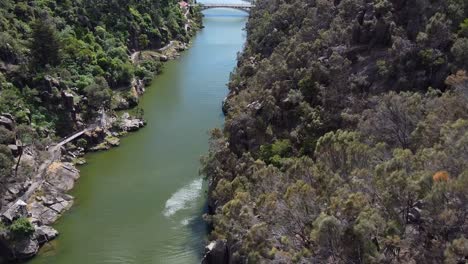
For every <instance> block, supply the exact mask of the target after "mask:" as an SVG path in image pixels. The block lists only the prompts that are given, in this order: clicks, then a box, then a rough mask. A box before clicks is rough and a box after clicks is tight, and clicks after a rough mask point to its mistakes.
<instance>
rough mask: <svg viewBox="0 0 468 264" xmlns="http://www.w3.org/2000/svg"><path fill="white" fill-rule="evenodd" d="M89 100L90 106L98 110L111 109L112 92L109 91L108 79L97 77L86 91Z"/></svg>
mask: <svg viewBox="0 0 468 264" xmlns="http://www.w3.org/2000/svg"><path fill="white" fill-rule="evenodd" d="M84 92H85V93H86V96H87V98H88V105H89V106H90V107H91V108H93V109H95V110H97V109H100V108H103V109H109V108H110V102H111V97H112V91H111V90H110V89H109V85H108V84H107V81H106V79H104V78H103V77H96V79H94V83H93V84H91V85H89V86H87V87H86V88H85V89H84Z"/></svg>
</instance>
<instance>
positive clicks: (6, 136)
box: [0, 126, 15, 145]
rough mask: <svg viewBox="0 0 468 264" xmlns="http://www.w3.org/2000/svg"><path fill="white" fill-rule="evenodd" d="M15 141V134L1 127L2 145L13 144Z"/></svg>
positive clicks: (0, 142)
mask: <svg viewBox="0 0 468 264" xmlns="http://www.w3.org/2000/svg"><path fill="white" fill-rule="evenodd" d="M14 141H15V133H13V132H11V131H10V130H8V129H6V128H4V127H2V126H0V144H5V145H7V144H11V143H13V142H14Z"/></svg>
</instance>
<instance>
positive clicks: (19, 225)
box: [8, 217, 34, 236]
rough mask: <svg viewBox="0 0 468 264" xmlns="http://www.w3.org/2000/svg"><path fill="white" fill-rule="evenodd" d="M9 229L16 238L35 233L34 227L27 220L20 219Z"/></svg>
mask: <svg viewBox="0 0 468 264" xmlns="http://www.w3.org/2000/svg"><path fill="white" fill-rule="evenodd" d="M8 229H9V230H10V231H11V232H12V233H13V234H14V235H16V236H29V235H31V234H32V233H34V226H33V225H32V224H31V222H30V221H29V220H28V219H27V218H24V217H22V218H18V219H17V220H15V221H14V222H13V224H11V225H10V226H9V227H8Z"/></svg>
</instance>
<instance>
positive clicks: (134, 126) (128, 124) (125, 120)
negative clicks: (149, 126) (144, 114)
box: [120, 113, 145, 132]
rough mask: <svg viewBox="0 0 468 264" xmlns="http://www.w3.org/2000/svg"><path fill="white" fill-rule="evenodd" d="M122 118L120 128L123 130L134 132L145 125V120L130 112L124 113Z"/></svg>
mask: <svg viewBox="0 0 468 264" xmlns="http://www.w3.org/2000/svg"><path fill="white" fill-rule="evenodd" d="M121 118H122V122H121V123H120V129H121V130H122V131H128V132H132V131H136V130H138V129H140V128H142V127H144V126H145V121H143V120H142V119H139V118H133V117H131V116H130V114H128V113H124V114H123V115H122V117H121Z"/></svg>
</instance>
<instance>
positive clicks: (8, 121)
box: [0, 115, 15, 130]
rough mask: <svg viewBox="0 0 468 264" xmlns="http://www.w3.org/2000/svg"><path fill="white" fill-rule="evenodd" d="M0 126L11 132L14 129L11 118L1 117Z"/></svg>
mask: <svg viewBox="0 0 468 264" xmlns="http://www.w3.org/2000/svg"><path fill="white" fill-rule="evenodd" d="M0 126H3V127H5V128H6V129H8V130H13V128H14V127H15V122H14V121H13V118H10V117H8V115H1V116H0Z"/></svg>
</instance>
